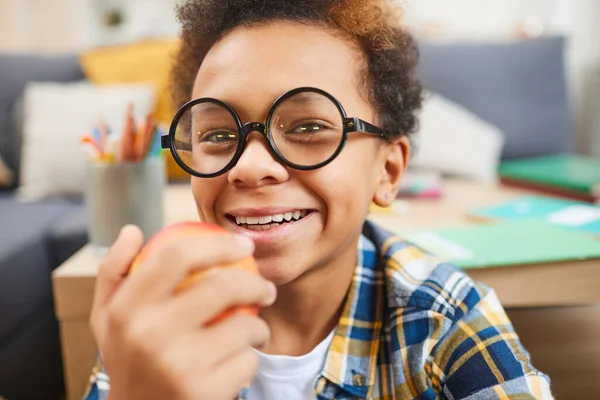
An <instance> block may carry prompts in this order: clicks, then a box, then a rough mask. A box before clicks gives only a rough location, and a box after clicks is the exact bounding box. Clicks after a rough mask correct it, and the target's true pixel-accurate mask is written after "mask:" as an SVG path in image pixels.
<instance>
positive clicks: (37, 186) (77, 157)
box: [18, 82, 155, 200]
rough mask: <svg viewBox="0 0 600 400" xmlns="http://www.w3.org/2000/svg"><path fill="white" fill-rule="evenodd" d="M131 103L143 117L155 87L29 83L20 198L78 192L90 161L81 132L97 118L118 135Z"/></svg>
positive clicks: (152, 100) (87, 130)
mask: <svg viewBox="0 0 600 400" xmlns="http://www.w3.org/2000/svg"><path fill="white" fill-rule="evenodd" d="M131 102H132V103H133V105H134V106H133V107H134V115H135V118H136V121H138V122H141V121H143V118H144V117H145V115H146V114H147V113H148V112H150V111H152V109H153V108H154V103H155V93H154V89H153V87H152V86H151V85H146V84H135V85H105V86H95V85H92V84H90V83H87V82H75V83H39V82H37V83H30V84H28V85H27V87H26V89H25V94H24V114H25V118H24V126H23V150H22V151H23V154H22V160H21V176H20V187H19V191H18V194H19V196H20V197H21V199H23V200H38V199H42V198H46V197H53V196H65V195H66V196H81V195H82V194H83V191H84V184H85V176H86V164H87V162H88V159H87V156H86V154H85V152H84V150H83V148H82V146H81V143H80V139H81V137H82V136H83V135H85V134H89V133H91V131H92V129H93V127H94V126H95V125H96V123H97V122H98V120H99V119H100V118H102V119H104V121H106V123H107V125H108V126H109V127H110V128H111V129H112V130H113V131H114V132H115V133H118V134H120V133H121V132H122V130H123V125H124V122H125V114H126V111H127V106H128V104H129V103H131Z"/></svg>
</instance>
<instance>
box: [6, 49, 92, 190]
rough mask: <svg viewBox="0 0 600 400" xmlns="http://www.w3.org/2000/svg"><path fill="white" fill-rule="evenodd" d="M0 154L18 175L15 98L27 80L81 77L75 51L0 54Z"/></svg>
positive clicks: (66, 80)
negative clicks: (64, 53)
mask: <svg viewBox="0 0 600 400" xmlns="http://www.w3.org/2000/svg"><path fill="white" fill-rule="evenodd" d="M0 76H2V77H9V79H0V154H2V157H3V158H4V160H5V161H6V163H7V165H8V166H9V168H10V169H11V170H12V171H13V172H15V174H16V177H17V179H18V177H19V163H20V159H19V155H20V146H21V140H20V137H19V131H18V129H17V128H16V122H15V121H14V108H15V102H16V101H17V99H19V98H20V97H21V95H22V93H23V89H24V88H25V84H26V83H27V82H30V81H54V82H69V81H76V80H81V79H84V75H83V72H82V70H81V67H80V66H79V61H78V58H77V56H76V55H64V56H37V55H11V54H3V55H0Z"/></svg>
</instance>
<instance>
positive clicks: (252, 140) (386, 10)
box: [87, 0, 551, 400]
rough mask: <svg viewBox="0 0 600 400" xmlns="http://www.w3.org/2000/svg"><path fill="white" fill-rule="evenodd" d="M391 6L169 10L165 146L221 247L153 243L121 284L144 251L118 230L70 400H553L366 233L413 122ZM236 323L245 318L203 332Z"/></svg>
mask: <svg viewBox="0 0 600 400" xmlns="http://www.w3.org/2000/svg"><path fill="white" fill-rule="evenodd" d="M396 7H397V6H395V5H394V2H392V1H391V0H390V1H384V0H381V1H378V0H360V1H358V0H357V1H351V0H348V1H341V0H338V1H334V0H330V1H324V0H321V1H316V0H303V1H293V0H278V1H267V0H261V1H250V0H246V1H245V0H226V1H220V2H216V1H210V0H192V1H188V2H185V3H184V4H182V5H181V6H180V8H179V18H180V20H181V22H182V27H183V29H182V33H181V36H182V47H181V49H180V51H179V54H178V58H177V60H176V63H175V68H174V72H173V83H174V85H173V87H174V95H175V98H176V100H177V102H178V104H179V105H180V106H181V109H180V111H179V113H178V114H177V115H176V117H175V118H174V120H173V123H172V127H171V131H170V134H169V137H168V139H166V140H165V145H166V146H167V147H169V148H170V149H171V151H172V152H173V155H174V157H175V158H176V160H177V161H178V163H179V164H180V166H181V167H182V168H183V169H185V170H186V171H187V172H189V173H190V174H191V175H193V178H192V184H191V187H192V193H193V196H194V198H195V201H196V204H197V209H198V214H199V217H200V219H201V220H202V221H207V222H212V223H216V224H219V225H221V226H223V227H225V228H226V229H227V230H229V231H230V232H232V235H231V236H225V237H224V236H218V237H206V236H204V237H201V238H190V239H186V240H180V241H178V242H165V243H163V244H162V245H161V246H159V248H157V249H156V251H155V252H154V253H153V254H152V255H151V256H150V257H149V258H148V261H147V262H146V265H144V267H143V268H140V272H139V273H138V274H135V275H133V276H131V277H126V275H127V271H128V268H129V265H130V264H131V262H132V260H133V258H134V257H135V256H136V254H137V253H138V252H139V250H140V247H141V243H142V237H141V234H140V232H139V230H138V229H137V228H135V227H130V226H129V227H125V228H124V229H123V231H122V233H121V235H120V236H119V238H118V240H117V241H116V243H115V244H114V246H113V248H112V249H111V251H110V253H109V255H108V256H107V257H106V259H105V260H104V261H103V263H102V265H101V268H100V272H99V276H98V283H97V288H96V294H95V296H96V297H95V302H94V307H93V311H92V317H91V323H92V328H93V332H94V334H95V337H96V339H97V342H98V346H99V349H100V353H101V354H102V360H103V366H102V365H99V366H98V367H97V368H96V370H95V372H94V376H93V384H92V386H91V388H90V391H89V393H88V395H87V398H90V399H92V398H97V397H102V396H106V395H107V394H108V393H109V391H110V399H111V400H121V399H128V400H131V399H151V398H156V399H211V400H214V399H232V398H234V397H235V396H238V397H239V398H241V399H251V400H254V399H277V400H279V399H289V400H294V399H297V400H299V399H311V398H312V399H355V398H361V399H412V398H419V399H434V398H444V399H459V398H460V399H462V398H470V399H507V398H519V399H521V398H538V399H547V398H551V394H550V390H549V380H548V378H547V377H546V376H545V375H543V374H542V373H540V372H539V371H537V370H536V369H535V368H534V367H533V366H532V365H531V363H530V360H529V357H528V354H527V352H526V351H525V350H524V349H523V348H522V346H521V344H520V342H519V340H518V338H517V336H516V334H515V332H514V330H513V328H512V326H511V324H510V321H509V320H508V318H507V317H506V315H505V313H504V311H503V310H502V307H501V306H500V304H499V302H498V299H497V298H496V296H495V295H494V293H493V292H492V291H491V290H490V289H488V288H486V287H484V286H481V285H477V284H475V283H474V282H472V281H471V280H470V278H469V277H468V276H467V275H465V274H464V273H462V272H461V271H459V270H457V269H456V268H454V267H453V266H451V265H449V264H448V263H445V262H444V261H443V260H440V259H437V258H435V257H432V256H430V255H426V254H423V253H422V252H421V251H419V250H418V249H417V248H415V247H413V246H411V245H409V244H407V243H405V242H403V241H402V240H401V239H400V238H397V237H394V236H393V235H391V234H389V233H387V232H385V231H383V230H382V229H380V228H378V227H377V226H375V225H374V224H372V223H370V222H368V221H366V217H367V214H368V211H369V205H370V203H371V202H375V203H376V204H377V205H379V206H384V207H385V206H389V205H390V204H391V203H392V201H393V199H394V197H395V193H396V190H397V188H398V184H399V182H400V180H401V178H402V175H403V173H404V171H405V169H406V166H407V163H408V160H409V158H410V142H409V140H408V135H409V133H410V132H411V131H413V130H414V127H415V124H416V117H415V114H416V112H417V111H418V109H419V107H420V105H421V86H420V85H419V82H418V81H417V79H416V78H415V66H416V63H417V58H418V57H417V50H416V46H415V44H414V42H413V40H412V38H411V37H410V35H409V34H408V33H406V32H405V31H404V30H403V28H402V27H401V26H400V25H399V21H400V17H399V15H398V13H397V11H398V10H397V9H396ZM190 99H194V100H193V101H191V102H188V101H189V100H190ZM251 253H253V254H254V256H255V258H256V260H257V263H258V267H259V270H260V273H261V276H260V277H259V276H254V275H252V274H249V273H246V272H244V271H241V270H217V269H212V270H211V273H210V275H209V276H208V277H207V278H206V279H204V280H202V281H201V282H199V283H198V284H196V285H195V286H194V287H192V288H191V289H189V290H188V291H186V292H184V293H182V294H178V295H175V294H174V288H175V287H176V286H177V285H178V283H179V282H180V281H181V279H183V277H185V276H186V275H187V274H188V273H189V272H190V271H192V270H195V269H199V268H208V267H211V266H215V265H219V264H221V263H224V262H228V261H232V260H237V259H240V258H243V257H246V256H248V255H249V254H251ZM239 305H259V306H261V307H262V308H261V311H260V314H259V317H251V316H248V315H238V316H235V317H232V318H229V319H227V320H224V321H221V322H219V323H217V324H215V325H210V326H206V323H207V322H208V321H211V320H212V319H213V318H214V317H215V316H217V315H219V314H220V313H221V312H223V311H224V310H226V309H228V308H230V307H233V306H239ZM104 368H105V369H104ZM108 376H110V384H109V380H108ZM248 382H250V384H249V385H248Z"/></svg>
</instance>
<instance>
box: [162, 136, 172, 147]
mask: <svg viewBox="0 0 600 400" xmlns="http://www.w3.org/2000/svg"><path fill="white" fill-rule="evenodd" d="M160 147H162V148H163V149H170V148H171V136H169V135H162V136H161V137H160Z"/></svg>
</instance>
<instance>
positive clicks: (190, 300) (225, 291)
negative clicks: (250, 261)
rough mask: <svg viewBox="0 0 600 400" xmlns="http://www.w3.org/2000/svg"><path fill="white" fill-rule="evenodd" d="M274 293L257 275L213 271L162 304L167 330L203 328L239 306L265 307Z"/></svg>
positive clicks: (273, 288) (223, 270) (273, 299)
mask: <svg viewBox="0 0 600 400" xmlns="http://www.w3.org/2000/svg"><path fill="white" fill-rule="evenodd" d="M276 297H277V289H276V288H275V285H274V284H273V283H272V282H269V281H268V280H266V279H264V278H263V277H262V276H260V275H256V274H254V273H251V272H248V271H245V270H242V269H239V268H223V269H213V270H211V271H210V273H207V274H206V277H203V278H202V279H201V280H200V281H199V282H197V283H195V284H194V285H193V286H191V287H190V288H189V289H187V290H186V291H185V292H183V293H181V294H179V295H177V296H175V297H173V298H171V299H170V300H168V301H167V302H166V303H164V306H163V307H164V314H165V316H169V319H170V320H171V321H173V326H172V327H171V329H174V330H176V331H185V330H189V329H190V328H196V327H200V326H203V325H205V324H206V323H208V322H209V321H212V320H214V319H215V318H216V317H218V316H219V315H221V314H223V313H224V312H225V311H227V310H229V309H231V308H234V307H239V306H250V305H256V306H268V305H271V304H273V303H274V302H275V298H276Z"/></svg>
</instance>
